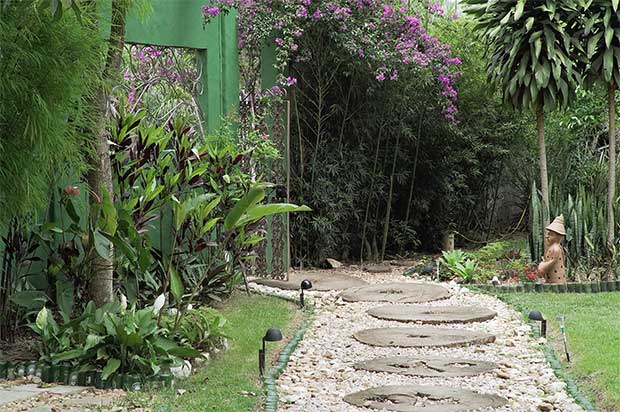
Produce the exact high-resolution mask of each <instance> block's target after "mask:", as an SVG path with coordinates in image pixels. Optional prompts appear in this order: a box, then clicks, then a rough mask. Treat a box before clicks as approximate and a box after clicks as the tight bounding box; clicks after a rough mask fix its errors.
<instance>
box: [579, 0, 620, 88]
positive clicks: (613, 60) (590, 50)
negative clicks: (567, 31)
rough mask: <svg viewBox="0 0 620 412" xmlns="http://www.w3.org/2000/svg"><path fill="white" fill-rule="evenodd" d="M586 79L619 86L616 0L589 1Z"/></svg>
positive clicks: (585, 37) (585, 19)
mask: <svg viewBox="0 0 620 412" xmlns="http://www.w3.org/2000/svg"><path fill="white" fill-rule="evenodd" d="M582 18H583V33H582V36H583V37H582V38H583V40H582V41H583V43H584V49H585V54H586V55H585V62H584V63H586V64H587V65H588V67H587V68H586V69H585V75H586V80H589V81H590V82H592V83H594V82H596V81H603V82H605V83H613V84H615V86H616V88H617V87H618V86H620V63H619V62H620V48H619V47H618V46H620V33H619V32H618V31H617V29H618V27H620V10H618V3H617V1H613V2H610V1H605V0H593V1H588V2H587V7H586V8H585V12H584V13H583V17H582Z"/></svg>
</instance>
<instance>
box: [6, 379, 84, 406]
mask: <svg viewBox="0 0 620 412" xmlns="http://www.w3.org/2000/svg"><path fill="white" fill-rule="evenodd" d="M86 389H87V388H85V387H83V386H64V385H58V386H50V387H46V388H40V387H39V386H38V385H36V384H25V385H15V386H10V387H6V388H2V389H0V405H2V404H4V403H10V402H14V401H21V400H24V399H28V398H33V397H35V396H37V395H40V394H42V393H45V392H48V393H52V394H56V395H68V394H73V393H78V392H82V391H84V390H86Z"/></svg>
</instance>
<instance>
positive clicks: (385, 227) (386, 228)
mask: <svg viewBox="0 0 620 412" xmlns="http://www.w3.org/2000/svg"><path fill="white" fill-rule="evenodd" d="M399 143H400V134H398V135H396V146H395V147H394V159H393V160H392V173H391V174H390V190H389V192H388V198H387V208H386V211H385V222H384V224H383V241H382V242H381V262H383V260H385V248H386V246H387V239H388V234H389V233H390V215H391V212H392V197H393V196H394V174H395V173H396V159H397V158H398V149H399Z"/></svg>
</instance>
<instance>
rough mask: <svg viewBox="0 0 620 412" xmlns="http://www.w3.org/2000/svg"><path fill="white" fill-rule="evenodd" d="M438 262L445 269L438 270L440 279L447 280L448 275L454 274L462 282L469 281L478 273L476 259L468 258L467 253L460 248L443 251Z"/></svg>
mask: <svg viewBox="0 0 620 412" xmlns="http://www.w3.org/2000/svg"><path fill="white" fill-rule="evenodd" d="M439 262H440V264H441V266H443V267H445V268H446V269H447V270H443V271H442V270H440V272H439V277H440V279H441V280H447V279H449V278H450V275H456V276H458V277H459V278H460V279H461V281H462V282H463V283H471V282H473V281H474V279H475V277H476V276H477V275H478V264H477V263H476V261H475V260H473V259H469V258H468V257H467V254H466V253H465V252H463V251H462V250H460V249H455V250H453V251H450V252H446V251H443V252H442V253H441V258H439ZM441 266H440V267H441Z"/></svg>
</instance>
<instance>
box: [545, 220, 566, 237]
mask: <svg viewBox="0 0 620 412" xmlns="http://www.w3.org/2000/svg"><path fill="white" fill-rule="evenodd" d="M547 229H549V230H551V231H552V232H555V233H559V234H560V235H562V236H566V229H565V228H564V215H560V216H558V217H556V218H555V219H553V222H551V224H550V225H549V226H547Z"/></svg>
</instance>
